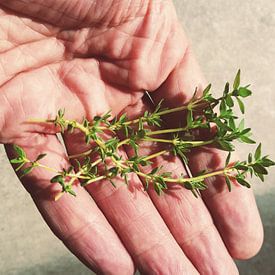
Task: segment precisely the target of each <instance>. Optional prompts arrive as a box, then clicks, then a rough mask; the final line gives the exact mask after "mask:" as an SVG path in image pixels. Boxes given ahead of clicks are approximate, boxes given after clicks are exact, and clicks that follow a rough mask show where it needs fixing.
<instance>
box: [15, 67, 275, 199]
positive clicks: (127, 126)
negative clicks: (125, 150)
mask: <svg viewBox="0 0 275 275" xmlns="http://www.w3.org/2000/svg"><path fill="white" fill-rule="evenodd" d="M248 87H249V86H248V85H246V86H240V70H239V71H238V73H237V75H236V77H235V80H234V84H233V85H232V89H231V90H230V84H229V83H226V84H225V87H224V90H223V93H222V96H221V97H219V98H215V97H214V96H213V95H212V94H211V85H208V86H207V87H206V88H205V90H204V91H203V92H202V94H201V95H200V96H198V92H197V90H196V91H195V93H194V95H193V97H192V99H191V100H190V102H188V104H186V105H183V106H180V107H177V108H172V109H169V108H162V103H163V101H161V102H160V103H159V104H158V105H157V106H156V108H155V110H154V111H153V112H149V111H145V112H144V114H143V115H142V116H141V117H139V118H137V119H135V120H129V119H128V118H127V114H122V115H120V116H118V117H115V118H113V119H112V120H111V119H110V118H111V113H110V111H109V112H107V113H106V114H104V115H102V116H96V117H94V118H93V120H92V121H89V120H87V119H86V118H85V119H84V120H83V121H82V122H77V121H75V120H67V119H66V117H65V110H59V111H58V114H57V115H56V117H55V118H54V119H52V120H45V121H43V120H42V122H46V123H52V124H54V125H55V126H57V127H59V128H60V131H61V132H64V131H69V132H74V131H75V130H76V129H77V130H78V131H81V132H82V133H83V141H85V142H86V143H87V144H92V146H93V148H92V149H90V150H89V151H87V152H83V153H81V154H77V155H75V156H70V159H74V158H75V159H77V158H82V159H83V161H82V162H81V163H80V162H79V161H78V160H76V162H77V166H78V168H77V169H76V170H77V172H74V171H75V169H74V167H73V166H70V167H69V168H68V169H63V170H62V171H58V170H55V169H54V168H51V167H47V166H45V165H43V164H41V162H40V161H41V160H42V159H43V158H44V157H45V156H46V155H45V154H40V155H39V156H38V157H37V158H36V159H35V160H34V161H30V160H29V159H28V158H27V155H26V153H25V152H24V150H23V149H22V148H20V147H19V146H17V145H15V146H14V151H15V154H16V158H14V159H12V160H11V163H13V164H15V165H18V167H17V168H16V170H17V171H20V175H21V177H24V176H26V175H28V174H29V173H31V172H32V171H33V169H36V168H43V169H48V170H50V171H53V172H55V173H56V176H54V177H53V178H52V179H51V182H52V183H53V184H59V185H60V187H61V192H60V194H58V196H57V197H56V199H59V198H60V197H61V196H62V195H63V194H64V193H69V194H71V195H73V196H76V193H75V191H74V190H73V185H74V183H75V180H76V179H78V180H79V181H80V183H81V185H82V186H86V185H88V184H92V183H94V182H97V181H100V180H102V179H107V180H109V182H110V183H111V184H112V185H113V186H114V187H116V186H115V183H114V179H115V178H116V177H121V178H122V179H124V180H125V183H126V184H128V176H129V174H130V173H135V174H136V175H138V176H139V177H141V178H143V179H144V182H145V187H144V189H145V190H147V189H148V187H149V185H150V184H152V185H153V187H154V189H155V191H156V192H157V194H159V195H160V194H162V193H163V192H164V191H165V190H167V189H169V183H177V184H179V185H181V186H182V187H183V188H186V189H188V190H190V191H191V192H192V193H193V194H194V196H196V197H197V196H198V195H199V194H200V191H202V190H205V189H207V184H206V182H205V179H207V178H210V177H214V176H223V177H224V178H225V182H226V184H227V186H228V189H229V191H231V181H232V180H234V181H236V182H238V183H239V184H241V185H243V186H245V187H248V188H250V184H249V182H248V181H247V174H250V175H251V176H256V177H258V178H260V180H262V181H264V177H265V176H266V175H267V174H268V168H269V167H270V166H274V165H275V162H273V161H272V160H271V159H269V158H268V156H262V149H261V144H259V145H258V147H257V149H256V150H255V153H254V154H252V153H250V154H249V155H248V158H247V160H245V161H237V162H235V163H230V158H231V151H234V148H235V147H234V144H233V142H234V141H240V142H243V143H248V144H253V143H255V141H254V140H253V139H252V138H251V129H250V128H245V126H244V120H243V119H241V120H239V118H238V116H237V115H236V114H235V112H234V106H235V105H236V104H235V103H236V102H237V104H238V106H239V109H240V111H241V113H242V114H243V113H244V112H245V106H244V103H243V98H246V97H248V96H250V95H251V94H252V93H251V91H250V90H249V89H248ZM181 111H184V112H185V113H186V116H185V118H184V119H183V120H182V121H179V125H184V126H183V127H182V126H179V127H178V128H171V129H163V128H162V117H163V116H164V115H167V114H172V113H176V112H181ZM33 122H41V120H34V121H33ZM211 125H215V127H216V132H215V135H214V136H212V137H211V138H210V139H206V140H198V139H197V135H196V130H198V129H209V130H210V127H211ZM148 126H154V130H151V129H149V128H150V127H148ZM104 133H112V134H113V135H114V137H112V138H110V139H106V137H105V136H106V135H103V134H104ZM121 133H123V134H124V136H125V138H122V139H121V138H119V137H120V136H121ZM160 136H161V137H160ZM141 141H151V142H156V143H162V144H163V145H164V146H166V147H165V149H164V150H162V151H159V152H156V153H154V154H152V155H149V156H142V155H139V146H140V142H141ZM205 145H209V146H211V147H215V148H218V149H221V150H224V151H228V152H229V154H228V156H227V158H226V161H225V166H224V168H223V169H221V170H218V171H212V172H209V171H207V172H206V171H202V172H201V173H199V174H198V175H196V176H194V177H191V178H187V177H184V176H180V177H178V178H175V177H173V176H172V173H170V172H169V171H163V168H162V167H155V168H154V169H153V170H152V171H151V172H150V173H143V172H142V167H145V166H149V165H151V164H152V161H151V160H152V159H154V158H156V157H158V156H161V155H164V154H169V153H173V154H174V155H176V156H179V157H180V158H181V159H182V161H183V162H184V163H185V164H186V165H188V157H187V154H188V153H189V152H190V151H191V150H192V148H195V147H201V146H205ZM122 146H130V147H132V149H133V151H134V156H133V157H131V158H130V159H126V160H124V159H123V158H122V156H121V154H120V153H119V148H120V147H122ZM90 154H93V157H94V159H95V160H94V161H91V159H90V157H89V155H90ZM107 163H108V165H107Z"/></svg>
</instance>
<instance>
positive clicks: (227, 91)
mask: <svg viewBox="0 0 275 275" xmlns="http://www.w3.org/2000/svg"><path fill="white" fill-rule="evenodd" d="M228 93H229V83H228V82H226V84H225V86H224V91H223V95H225V96H226V95H227V94H228Z"/></svg>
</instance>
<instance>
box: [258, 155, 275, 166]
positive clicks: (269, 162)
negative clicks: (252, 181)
mask: <svg viewBox="0 0 275 275" xmlns="http://www.w3.org/2000/svg"><path fill="white" fill-rule="evenodd" d="M261 164H262V165H263V166H264V167H270V166H274V165H275V162H274V161H273V160H271V159H268V158H267V157H264V158H263V159H262V160H261Z"/></svg>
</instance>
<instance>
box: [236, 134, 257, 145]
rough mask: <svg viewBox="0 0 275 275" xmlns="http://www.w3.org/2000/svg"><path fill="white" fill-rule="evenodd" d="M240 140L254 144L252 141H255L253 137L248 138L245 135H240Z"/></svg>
mask: <svg viewBox="0 0 275 275" xmlns="http://www.w3.org/2000/svg"><path fill="white" fill-rule="evenodd" d="M240 140H241V141H242V142H245V143H248V144H254V143H256V141H254V140H253V139H250V138H249V137H247V136H241V137H240Z"/></svg>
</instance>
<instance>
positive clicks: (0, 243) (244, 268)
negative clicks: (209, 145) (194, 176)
mask: <svg viewBox="0 0 275 275" xmlns="http://www.w3.org/2000/svg"><path fill="white" fill-rule="evenodd" d="M174 2H175V4H176V6H177V11H178V14H179V17H180V20H181V21H182V23H183V24H184V25H185V29H186V30H187V32H188V34H189V37H190V38H191V40H192V42H193V47H194V50H195V52H196V54H197V57H198V59H199V62H200V64H201V66H202V68H203V70H204V72H205V74H206V76H207V78H208V80H209V82H211V83H213V84H214V87H216V89H222V86H223V83H224V82H225V81H227V80H228V79H232V78H233V76H234V74H235V72H236V71H237V69H238V68H241V69H242V71H243V76H244V79H245V81H247V82H250V83H252V84H253V85H252V89H253V91H254V96H253V98H252V99H249V103H248V106H249V107H248V109H247V125H250V126H251V127H252V128H253V129H254V133H255V138H256V140H258V141H260V140H261V141H262V142H263V144H264V150H265V152H268V153H269V154H271V156H272V157H273V158H275V145H274V143H273V140H274V134H275V126H274V119H275V107H274V103H275V92H274V87H275V65H274V61H275V4H274V1H273V0H261V1H260V0H249V1H248V0H245V1H240V0H239V1H237V0H231V1H222V0H211V1H205V0H197V1H187V0H175V1H174ZM263 121H265V122H264V123H263ZM240 152H241V155H242V156H245V154H246V151H245V150H244V149H243V148H241V147H240ZM0 171H1V178H0V186H1V193H0V198H1V208H0V220H1V222H0V274H3V275H4V274H5V275H8V274H13V275H32V274H33V275H46V274H53V275H57V274H66V275H73V274H79V275H81V274H83V275H84V274H91V273H90V271H89V270H87V268H85V267H84V266H83V265H82V264H81V263H79V262H78V260H77V259H75V257H74V256H72V255H70V253H69V252H68V251H67V250H66V248H64V247H63V245H62V243H61V242H59V241H57V239H56V238H55V237H54V236H53V235H52V234H51V232H50V231H49V229H48V228H47V226H46V225H45V223H44V222H43V221H42V219H41V217H40V215H39V213H38V211H37V210H36V208H35V207H34V205H33V204H32V201H31V199H30V197H29V196H28V194H27V193H26V192H25V191H24V190H23V188H22V187H21V185H20V184H19V182H18V180H17V179H16V178H15V176H14V173H13V171H12V170H11V168H10V165H9V163H8V162H7V160H6V158H5V155H4V152H3V149H2V147H1V149H0ZM274 178H275V171H274V169H273V171H272V173H271V175H270V177H269V178H268V180H267V182H266V183H264V184H260V183H258V182H257V183H256V182H255V184H254V186H253V187H254V189H255V193H256V197H257V201H258V206H259V208H260V212H261V215H262V218H263V222H264V228H265V242H264V245H263V248H262V250H261V251H260V253H259V254H258V255H257V256H256V257H254V258H253V259H251V260H248V261H245V262H239V263H238V267H239V270H240V273H241V274H244V275H256V274H264V275H272V274H275V261H274V257H275V235H274V232H275V211H274V209H275V200H274V196H275V184H274ZM14 194H16V196H15V195H14Z"/></svg>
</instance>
